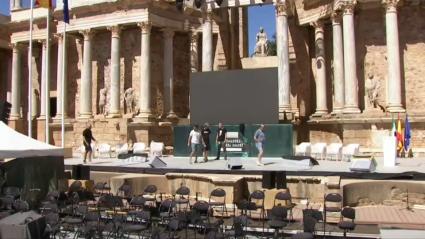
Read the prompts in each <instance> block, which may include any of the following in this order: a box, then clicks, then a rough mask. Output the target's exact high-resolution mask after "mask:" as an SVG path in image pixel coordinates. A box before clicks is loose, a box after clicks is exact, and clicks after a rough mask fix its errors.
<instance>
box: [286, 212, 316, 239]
mask: <svg viewBox="0 0 425 239" xmlns="http://www.w3.org/2000/svg"><path fill="white" fill-rule="evenodd" d="M316 223H317V220H316V218H314V217H312V216H306V215H304V216H303V232H299V233H297V234H295V235H293V236H292V237H291V238H292V239H313V238H314V235H315V232H316Z"/></svg>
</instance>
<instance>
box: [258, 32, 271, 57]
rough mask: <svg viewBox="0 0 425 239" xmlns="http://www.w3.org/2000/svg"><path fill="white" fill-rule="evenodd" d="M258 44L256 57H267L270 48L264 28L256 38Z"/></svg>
mask: <svg viewBox="0 0 425 239" xmlns="http://www.w3.org/2000/svg"><path fill="white" fill-rule="evenodd" d="M256 40H257V42H256V43H255V56H267V54H268V51H269V49H268V48H269V47H268V41H269V40H268V39H267V33H266V32H265V31H264V28H263V27H260V31H259V32H258V33H257V36H256Z"/></svg>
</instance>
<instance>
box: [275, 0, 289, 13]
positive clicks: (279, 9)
mask: <svg viewBox="0 0 425 239" xmlns="http://www.w3.org/2000/svg"><path fill="white" fill-rule="evenodd" d="M275 8H276V16H288V6H287V5H286V1H285V2H278V3H276V6H275Z"/></svg>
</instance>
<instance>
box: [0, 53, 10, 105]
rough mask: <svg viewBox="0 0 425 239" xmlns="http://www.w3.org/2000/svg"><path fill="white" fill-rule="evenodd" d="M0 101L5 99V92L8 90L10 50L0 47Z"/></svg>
mask: <svg viewBox="0 0 425 239" xmlns="http://www.w3.org/2000/svg"><path fill="white" fill-rule="evenodd" d="M0 62H1V64H0V102H1V101H5V100H7V92H8V91H9V92H10V83H9V81H8V79H10V77H11V66H12V51H11V50H5V49H0Z"/></svg>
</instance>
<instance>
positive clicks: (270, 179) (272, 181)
mask: <svg viewBox="0 0 425 239" xmlns="http://www.w3.org/2000/svg"><path fill="white" fill-rule="evenodd" d="M261 185H262V187H263V188H266V189H272V188H274V187H275V186H276V172H273V171H264V172H263V179H262V181H261Z"/></svg>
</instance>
